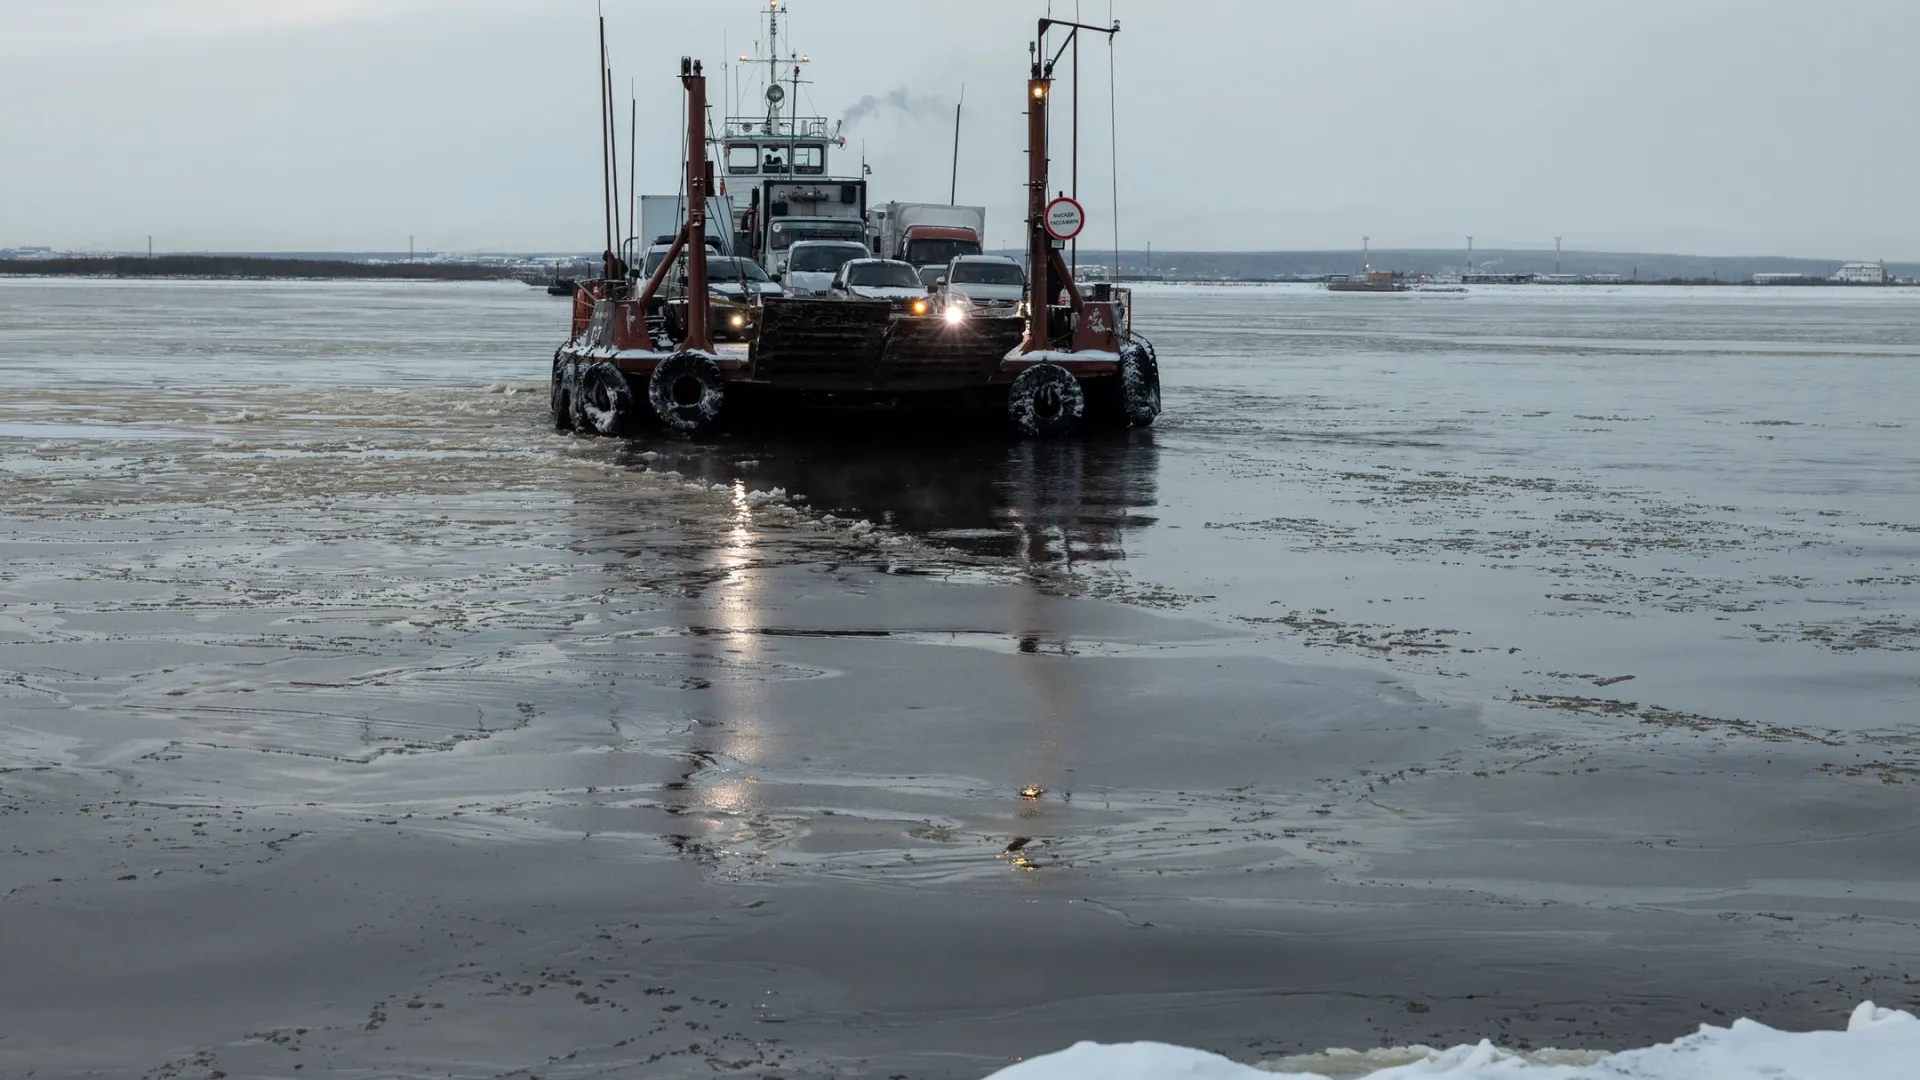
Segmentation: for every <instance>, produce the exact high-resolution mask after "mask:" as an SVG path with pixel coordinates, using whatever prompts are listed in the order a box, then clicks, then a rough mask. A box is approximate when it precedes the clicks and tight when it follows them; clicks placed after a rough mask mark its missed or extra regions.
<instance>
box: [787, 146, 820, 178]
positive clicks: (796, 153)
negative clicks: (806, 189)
mask: <svg viewBox="0 0 1920 1080" xmlns="http://www.w3.org/2000/svg"><path fill="white" fill-rule="evenodd" d="M792 150H793V171H794V172H795V173H805V174H810V175H813V176H819V175H820V174H821V173H824V172H826V171H827V148H826V147H824V146H822V145H820V144H819V143H799V144H797V145H795V146H794V147H792Z"/></svg>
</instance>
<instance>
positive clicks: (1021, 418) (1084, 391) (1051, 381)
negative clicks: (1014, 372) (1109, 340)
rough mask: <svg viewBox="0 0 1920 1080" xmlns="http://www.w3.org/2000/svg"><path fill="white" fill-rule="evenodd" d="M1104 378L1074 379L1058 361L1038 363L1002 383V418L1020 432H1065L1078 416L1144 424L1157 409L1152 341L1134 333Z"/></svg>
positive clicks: (1112, 424)
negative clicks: (1111, 374)
mask: <svg viewBox="0 0 1920 1080" xmlns="http://www.w3.org/2000/svg"><path fill="white" fill-rule="evenodd" d="M1119 367H1120V370H1119V373H1118V374H1117V375H1116V376H1114V377H1112V378H1110V379H1099V380H1092V381H1090V382H1089V383H1088V384H1087V385H1085V386H1082V385H1081V383H1080V380H1078V379H1076V378H1074V377H1073V374H1072V373H1071V372H1069V371H1068V370H1067V369H1066V368H1063V367H1061V366H1060V365H1058V364H1050V363H1039V364H1035V365H1033V366H1032V367H1030V368H1028V369H1027V370H1025V371H1023V372H1021V373H1020V374H1019V376H1018V377H1016V378H1015V379H1014V380H1013V385H1012V386H1010V387H1008V388H1007V418H1008V419H1009V420H1011V421H1012V422H1013V426H1014V428H1015V429H1016V430H1018V431H1019V432H1020V433H1021V434H1023V435H1039V436H1050V435H1065V434H1067V433H1068V432H1070V431H1072V430H1074V429H1075V428H1076V427H1078V426H1080V425H1081V424H1082V423H1083V422H1085V423H1090V424H1093V425H1096V426H1098V427H1103V428H1130V427H1147V426H1148V425H1150V424H1152V423H1153V421H1154V418H1155V417H1157V416H1159V415H1160V364H1159V361H1158V359H1157V358H1156V357H1155V356H1154V352H1153V343H1152V342H1150V341H1148V340H1147V339H1146V338H1143V337H1140V336H1138V335H1135V336H1133V337H1130V338H1128V339H1127V341H1126V342H1125V343H1124V344H1123V345H1121V346H1120V364H1119Z"/></svg>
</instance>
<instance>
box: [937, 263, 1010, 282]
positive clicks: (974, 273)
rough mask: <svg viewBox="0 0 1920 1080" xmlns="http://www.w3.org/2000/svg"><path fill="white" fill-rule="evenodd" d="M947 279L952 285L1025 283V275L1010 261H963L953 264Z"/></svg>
mask: <svg viewBox="0 0 1920 1080" xmlns="http://www.w3.org/2000/svg"><path fill="white" fill-rule="evenodd" d="M948 280H949V282H950V283H951V284H954V285H1025V284H1026V283H1027V275H1026V273H1025V272H1024V271H1022V270H1021V269H1020V268H1019V267H1018V266H1015V265H1014V264H1012V263H1003V262H977V263H976V262H963V263H958V264H956V265H955V266H954V268H953V274H952V275H951V277H950V278H949V279H948Z"/></svg>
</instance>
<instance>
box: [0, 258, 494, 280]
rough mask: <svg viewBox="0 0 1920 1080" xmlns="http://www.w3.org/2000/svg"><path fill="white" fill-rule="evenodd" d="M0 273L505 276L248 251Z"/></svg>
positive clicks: (3, 266) (22, 267)
mask: <svg viewBox="0 0 1920 1080" xmlns="http://www.w3.org/2000/svg"><path fill="white" fill-rule="evenodd" d="M0 277H100V278H215V279H221V278H224V279H233V278H238V279H250V280H266V279H274V278H318V279H340V278H372V279H387V280H425V281H506V280H512V279H514V277H515V274H514V273H513V271H512V270H510V269H508V268H506V267H503V266H484V265H479V264H475V263H417V262H416V263H395V262H380V263H369V262H350V261H348V260H345V259H277V258H262V257H256V256H248V255H156V256H151V257H149V256H144V255H115V256H107V257H93V258H88V257H77V258H65V259H5V260H0Z"/></svg>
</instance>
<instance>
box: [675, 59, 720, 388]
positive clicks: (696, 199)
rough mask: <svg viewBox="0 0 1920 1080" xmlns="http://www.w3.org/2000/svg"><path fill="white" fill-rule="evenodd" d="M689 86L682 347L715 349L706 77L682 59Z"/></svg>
mask: <svg viewBox="0 0 1920 1080" xmlns="http://www.w3.org/2000/svg"><path fill="white" fill-rule="evenodd" d="M680 84H681V85H682V86H685V87H686V88H687V231H686V234H685V235H686V239H687V244H686V249H687V338H686V340H685V341H682V342H681V343H680V347H681V348H683V349H693V350H696V351H699V352H712V351H713V337H712V335H711V334H710V333H709V332H708V328H707V194H708V193H707V127H706V124H707V77H706V76H705V75H702V74H701V73H700V63H699V61H697V60H689V59H687V58H686V57H682V58H681V59H680Z"/></svg>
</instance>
